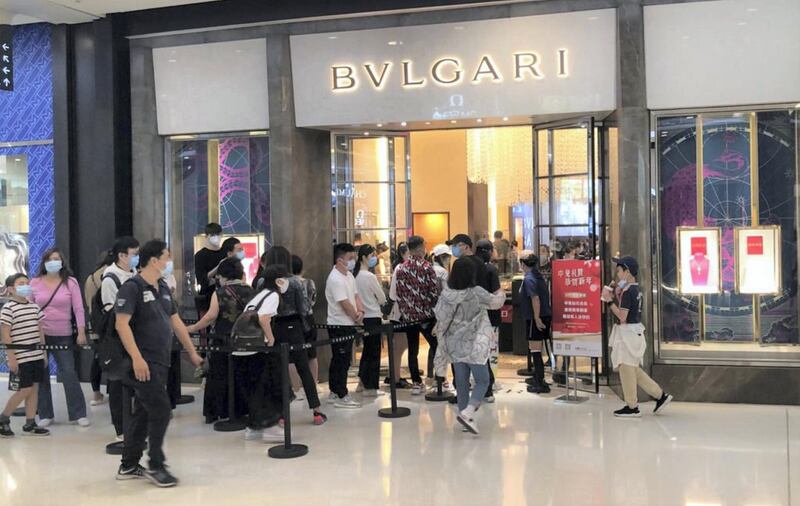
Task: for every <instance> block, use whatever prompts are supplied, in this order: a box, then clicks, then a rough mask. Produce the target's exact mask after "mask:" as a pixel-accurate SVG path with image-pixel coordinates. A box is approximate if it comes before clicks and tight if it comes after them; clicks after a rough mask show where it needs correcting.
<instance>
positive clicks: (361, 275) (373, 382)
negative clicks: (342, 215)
mask: <svg viewBox="0 0 800 506" xmlns="http://www.w3.org/2000/svg"><path fill="white" fill-rule="evenodd" d="M376 265H378V257H377V256H376V254H375V248H373V247H372V246H371V245H369V244H364V245H363V246H361V247H360V248H359V249H358V257H357V259H356V268H355V269H354V270H353V276H354V277H355V278H356V289H357V290H358V295H359V296H361V301H362V303H363V304H364V326H365V327H367V329H368V331H369V335H367V336H364V350H363V351H362V352H361V362H360V363H359V366H358V377H359V378H360V379H361V384H360V385H359V390H358V391H363V392H364V396H365V397H377V396H378V395H380V392H379V391H378V379H379V376H380V366H381V333H380V331H377V330H371V329H374V328H375V327H377V326H379V325H381V324H382V323H383V312H382V311H381V306H382V305H384V304H386V294H384V293H383V288H381V284H380V283H379V282H378V278H377V277H376V276H375V274H373V273H372V272H370V269H374V268H375V266H376Z"/></svg>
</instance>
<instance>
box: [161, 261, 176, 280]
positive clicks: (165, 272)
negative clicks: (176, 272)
mask: <svg viewBox="0 0 800 506" xmlns="http://www.w3.org/2000/svg"><path fill="white" fill-rule="evenodd" d="M173 269H175V264H174V263H172V260H170V261H169V262H167V266H166V267H164V270H162V271H161V277H162V278H166V277H167V276H169V275H170V274H172V271H173Z"/></svg>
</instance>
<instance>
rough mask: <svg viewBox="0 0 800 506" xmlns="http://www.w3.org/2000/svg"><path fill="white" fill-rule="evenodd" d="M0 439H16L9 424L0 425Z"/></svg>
mask: <svg viewBox="0 0 800 506" xmlns="http://www.w3.org/2000/svg"><path fill="white" fill-rule="evenodd" d="M0 437H14V431H13V430H11V424H10V423H9V422H3V423H0Z"/></svg>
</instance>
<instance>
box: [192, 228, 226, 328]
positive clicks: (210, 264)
mask: <svg viewBox="0 0 800 506" xmlns="http://www.w3.org/2000/svg"><path fill="white" fill-rule="evenodd" d="M205 234H206V245H205V246H204V247H203V248H202V249H201V250H200V251H198V252H197V253H195V255H194V274H195V282H196V283H197V284H198V285H200V291H199V292H197V296H196V297H195V306H196V308H197V317H198V318H202V317H203V315H204V314H205V312H206V311H208V306H209V305H210V304H211V294H212V293H214V289H213V288H212V286H211V283H209V279H208V273H209V271H211V270H212V269H214V268H215V267H216V266H217V265H219V263H220V262H221V261H222V260H223V259H224V258H225V256H226V255H225V252H223V251H222V227H221V226H220V225H219V223H209V224H208V225H206V229H205Z"/></svg>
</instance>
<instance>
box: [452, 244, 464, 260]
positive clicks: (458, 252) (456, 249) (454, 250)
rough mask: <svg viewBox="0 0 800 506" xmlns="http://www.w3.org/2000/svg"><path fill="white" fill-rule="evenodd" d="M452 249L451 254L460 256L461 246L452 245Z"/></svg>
mask: <svg viewBox="0 0 800 506" xmlns="http://www.w3.org/2000/svg"><path fill="white" fill-rule="evenodd" d="M452 250H453V256H454V257H456V258H459V257H461V253H462V252H461V247H460V246H453V248H452Z"/></svg>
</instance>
